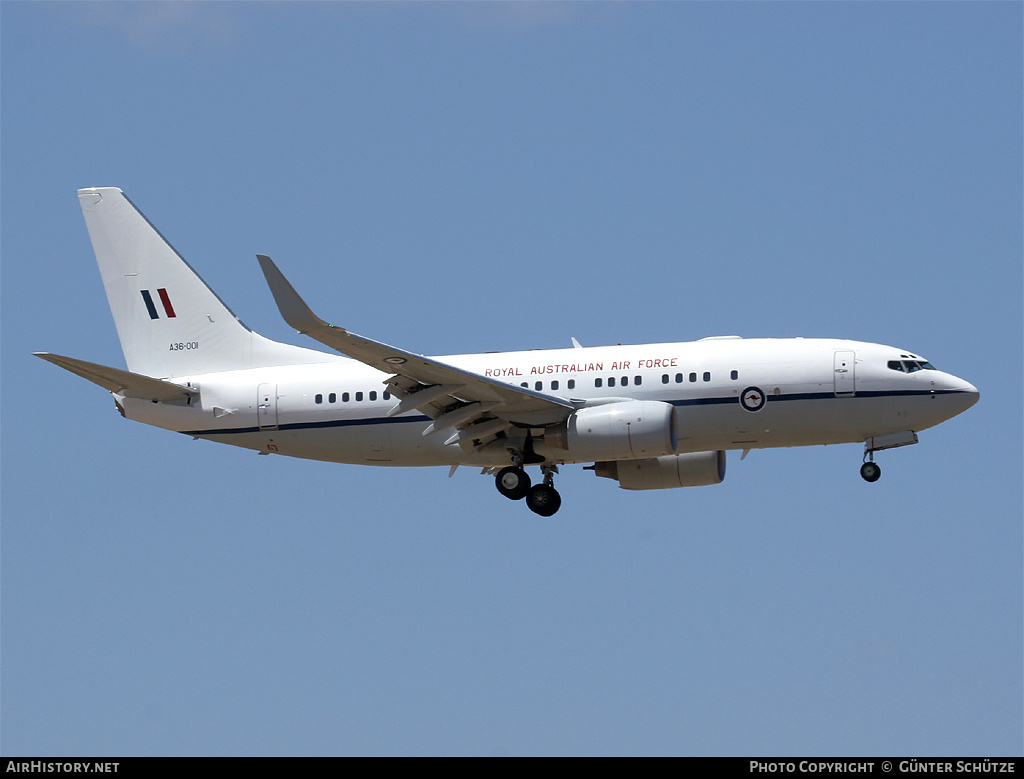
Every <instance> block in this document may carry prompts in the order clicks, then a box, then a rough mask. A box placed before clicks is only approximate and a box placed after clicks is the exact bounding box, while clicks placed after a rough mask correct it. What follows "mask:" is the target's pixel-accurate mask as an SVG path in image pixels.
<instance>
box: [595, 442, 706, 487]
mask: <svg viewBox="0 0 1024 779" xmlns="http://www.w3.org/2000/svg"><path fill="white" fill-rule="evenodd" d="M594 473H596V474H597V475H598V476H602V477H604V478H606V479H615V480H616V481H618V482H619V486H620V487H621V488H622V489H624V490H666V489H671V488H673V487H703V486H704V485H706V484H721V483H722V480H723V479H725V452H723V451H722V450H721V449H719V450H718V451H715V452H693V453H690V454H674V455H669V456H667V457H654V458H651V459H649V460H619V461H617V462H602V463H594Z"/></svg>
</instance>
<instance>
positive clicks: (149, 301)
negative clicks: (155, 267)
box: [142, 289, 160, 319]
mask: <svg viewBox="0 0 1024 779" xmlns="http://www.w3.org/2000/svg"><path fill="white" fill-rule="evenodd" d="M142 299H143V300H144V301H146V310H148V311H149V318H150V319H159V318H160V315H159V314H158V313H157V312H156V306H154V305H153V298H152V297H151V296H150V294H149V290H148V289H144V290H142Z"/></svg>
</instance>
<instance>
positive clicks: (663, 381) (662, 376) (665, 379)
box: [661, 373, 668, 384]
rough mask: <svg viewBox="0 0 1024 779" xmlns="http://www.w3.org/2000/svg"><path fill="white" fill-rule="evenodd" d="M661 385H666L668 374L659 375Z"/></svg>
mask: <svg viewBox="0 0 1024 779" xmlns="http://www.w3.org/2000/svg"><path fill="white" fill-rule="evenodd" d="M661 383H662V384H668V374H667V373H663V374H661Z"/></svg>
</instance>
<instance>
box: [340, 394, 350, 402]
mask: <svg viewBox="0 0 1024 779" xmlns="http://www.w3.org/2000/svg"><path fill="white" fill-rule="evenodd" d="M341 402H342V403H348V393H347V392H342V393H341Z"/></svg>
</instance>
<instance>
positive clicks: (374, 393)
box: [370, 390, 377, 400]
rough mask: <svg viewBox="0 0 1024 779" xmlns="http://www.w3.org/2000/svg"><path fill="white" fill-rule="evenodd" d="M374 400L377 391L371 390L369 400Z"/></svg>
mask: <svg viewBox="0 0 1024 779" xmlns="http://www.w3.org/2000/svg"><path fill="white" fill-rule="evenodd" d="M376 399H377V390H373V391H372V392H371V393H370V400H376Z"/></svg>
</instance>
